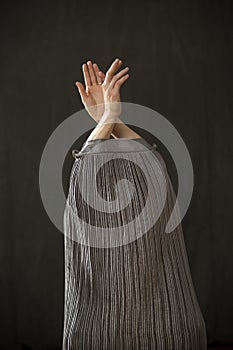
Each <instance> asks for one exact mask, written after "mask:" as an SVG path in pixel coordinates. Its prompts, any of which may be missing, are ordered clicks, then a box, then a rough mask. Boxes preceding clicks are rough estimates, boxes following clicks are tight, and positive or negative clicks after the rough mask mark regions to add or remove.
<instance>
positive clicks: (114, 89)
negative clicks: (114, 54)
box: [76, 58, 129, 122]
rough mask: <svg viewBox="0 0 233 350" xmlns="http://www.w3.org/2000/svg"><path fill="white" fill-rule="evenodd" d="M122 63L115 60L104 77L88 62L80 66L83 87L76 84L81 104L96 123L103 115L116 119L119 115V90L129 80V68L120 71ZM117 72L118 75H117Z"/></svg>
mask: <svg viewBox="0 0 233 350" xmlns="http://www.w3.org/2000/svg"><path fill="white" fill-rule="evenodd" d="M121 65H122V61H121V60H120V59H118V58H117V59H116V60H115V61H114V62H113V63H112V64H111V66H110V68H109V69H108V71H107V73H106V75H105V74H104V73H103V72H102V71H101V70H100V69H99V67H98V65H97V64H96V63H93V64H92V62H91V61H88V62H87V64H85V63H84V64H83V65H82V69H83V76H84V81H85V85H86V86H84V85H83V84H82V83H80V82H79V81H77V82H76V86H77V87H78V90H79V93H80V96H81V100H82V103H83V104H84V107H85V108H86V110H87V112H88V113H89V115H90V116H91V117H92V118H93V119H94V120H95V121H97V122H99V121H100V120H101V117H102V116H103V114H104V113H105V114H106V113H107V114H109V115H110V116H111V117H115V118H118V117H119V116H120V114H121V103H120V101H121V97H120V88H121V86H122V85H123V84H124V82H125V81H126V80H127V79H128V78H129V74H127V72H128V70H129V67H126V68H124V69H121V70H120V71H118V70H119V69H120V67H121ZM117 71H118V73H117Z"/></svg>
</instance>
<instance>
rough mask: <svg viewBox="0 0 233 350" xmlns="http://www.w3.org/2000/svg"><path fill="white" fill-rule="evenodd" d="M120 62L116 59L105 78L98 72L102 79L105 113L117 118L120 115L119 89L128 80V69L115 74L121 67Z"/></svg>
mask: <svg viewBox="0 0 233 350" xmlns="http://www.w3.org/2000/svg"><path fill="white" fill-rule="evenodd" d="M121 65H122V61H121V60H119V59H118V58H117V59H116V60H115V61H114V62H113V63H112V64H111V66H110V68H109V69H108V71H107V73H106V76H105V77H104V74H103V73H102V72H100V71H99V72H98V74H99V77H100V78H102V79H103V78H104V82H103V84H102V89H103V97H104V104H105V111H108V112H109V113H110V114H111V115H113V116H115V117H119V116H120V114H121V103H120V101H121V96H120V88H121V86H122V85H123V84H124V82H125V81H126V80H127V79H128V78H129V74H127V72H128V70H129V67H126V68H124V69H122V70H121V71H119V72H118V73H116V72H117V71H118V69H119V68H120V67H121Z"/></svg>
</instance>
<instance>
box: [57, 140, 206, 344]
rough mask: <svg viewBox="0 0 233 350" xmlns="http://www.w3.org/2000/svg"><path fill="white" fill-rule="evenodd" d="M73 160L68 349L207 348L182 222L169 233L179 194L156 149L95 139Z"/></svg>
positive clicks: (67, 225) (67, 247)
mask: <svg viewBox="0 0 233 350" xmlns="http://www.w3.org/2000/svg"><path fill="white" fill-rule="evenodd" d="M73 155H74V157H75V161H74V164H73V167H72V171H71V176H70V185H69V193H68V197H67V203H66V208H65V211H64V253H65V294H64V328H63V344H62V349H63V350H82V349H85V350H139V349H156V350H205V349H207V340H206V328H205V323H204V319H203V316H202V313H201V310H200V307H199V304H198V301H197V297H196V294H195V289H194V285H193V282H192V278H191V273H190V268H189V262H188V258H187V253H186V248H185V242H184V237H183V232H182V226H181V223H179V224H178V225H177V226H176V228H175V229H174V230H173V231H172V232H171V233H166V232H165V229H166V225H167V222H168V219H169V217H170V215H171V213H172V211H173V208H174V204H175V201H176V195H175V192H174V190H173V187H172V184H171V181H170V179H169V176H168V173H167V168H166V165H165V162H164V160H163V158H162V156H161V154H160V152H159V151H158V149H157V147H156V146H155V145H153V146H152V145H150V144H149V143H148V142H147V141H146V140H145V139H143V138H142V139H133V140H126V139H110V140H107V141H106V140H100V139H98V140H92V141H89V142H86V143H85V144H84V145H83V147H82V149H81V151H80V152H79V153H78V154H77V153H76V152H74V153H73ZM164 186H165V187H164ZM164 188H165V189H166V191H164ZM177 217H178V214H177Z"/></svg>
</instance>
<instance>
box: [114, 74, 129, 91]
mask: <svg viewBox="0 0 233 350" xmlns="http://www.w3.org/2000/svg"><path fill="white" fill-rule="evenodd" d="M128 78H129V74H126V75H124V76H123V77H122V78H121V79H119V80H117V82H116V83H115V85H114V89H115V88H116V89H117V90H119V89H120V87H121V86H122V85H123V84H124V82H125V81H126V80H127V79H128Z"/></svg>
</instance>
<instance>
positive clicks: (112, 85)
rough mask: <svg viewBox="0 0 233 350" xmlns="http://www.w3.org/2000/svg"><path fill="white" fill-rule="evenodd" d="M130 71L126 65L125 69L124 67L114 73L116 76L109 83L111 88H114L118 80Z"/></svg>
mask: <svg viewBox="0 0 233 350" xmlns="http://www.w3.org/2000/svg"><path fill="white" fill-rule="evenodd" d="M128 71H129V67H126V68H124V69H122V70H121V71H120V72H119V73H117V74H116V75H114V77H113V78H112V81H111V83H110V84H109V87H110V88H114V85H115V84H116V82H117V81H118V80H119V79H120V78H122V77H123V76H124V75H125V74H126V73H127V72H128Z"/></svg>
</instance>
